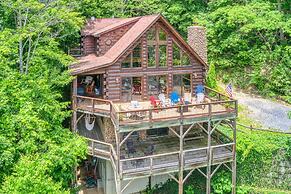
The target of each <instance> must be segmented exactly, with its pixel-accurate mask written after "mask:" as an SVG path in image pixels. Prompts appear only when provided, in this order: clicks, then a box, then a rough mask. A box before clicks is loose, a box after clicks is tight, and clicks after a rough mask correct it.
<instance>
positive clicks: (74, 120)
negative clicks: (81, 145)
mask: <svg viewBox="0 0 291 194" xmlns="http://www.w3.org/2000/svg"><path fill="white" fill-rule="evenodd" d="M72 94H73V95H72V96H73V98H72V109H73V115H72V123H71V129H72V131H73V132H77V124H76V122H77V110H76V107H77V98H76V96H77V78H75V79H74V80H73V88H72Z"/></svg>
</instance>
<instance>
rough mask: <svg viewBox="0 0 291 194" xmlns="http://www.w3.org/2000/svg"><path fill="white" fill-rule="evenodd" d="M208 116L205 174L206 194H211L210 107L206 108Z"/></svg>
mask: <svg viewBox="0 0 291 194" xmlns="http://www.w3.org/2000/svg"><path fill="white" fill-rule="evenodd" d="M208 114H209V120H208V125H207V147H208V149H207V173H206V179H207V181H206V193H207V194H210V192H211V156H212V150H211V105H209V107H208Z"/></svg>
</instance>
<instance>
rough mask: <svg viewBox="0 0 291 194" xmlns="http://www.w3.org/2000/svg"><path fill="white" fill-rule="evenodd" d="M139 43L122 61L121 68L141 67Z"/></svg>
mask: <svg viewBox="0 0 291 194" xmlns="http://www.w3.org/2000/svg"><path fill="white" fill-rule="evenodd" d="M141 52H142V49H141V44H138V45H137V46H136V47H135V48H134V49H133V51H132V52H130V53H129V55H128V56H127V57H126V58H125V60H124V61H123V62H122V64H121V67H122V68H132V67H141Z"/></svg>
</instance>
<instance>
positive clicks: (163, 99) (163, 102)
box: [158, 93, 170, 107]
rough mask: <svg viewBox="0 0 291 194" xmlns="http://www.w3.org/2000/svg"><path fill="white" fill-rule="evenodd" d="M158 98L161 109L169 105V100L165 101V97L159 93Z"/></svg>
mask: <svg viewBox="0 0 291 194" xmlns="http://www.w3.org/2000/svg"><path fill="white" fill-rule="evenodd" d="M158 98H159V100H160V101H161V104H162V106H163V107H167V106H169V105H170V103H169V100H167V99H166V96H165V94H164V93H160V94H159V96H158Z"/></svg>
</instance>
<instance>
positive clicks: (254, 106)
mask: <svg viewBox="0 0 291 194" xmlns="http://www.w3.org/2000/svg"><path fill="white" fill-rule="evenodd" d="M234 97H235V98H236V99H238V103H239V104H242V105H245V106H247V107H248V109H249V110H250V111H251V113H250V114H249V116H250V117H251V118H253V119H254V120H256V121H258V122H260V123H261V124H262V126H263V127H265V128H272V129H279V130H284V131H287V130H291V119H289V118H288V112H290V111H291V106H288V105H284V104H281V103H279V102H274V101H271V100H268V99H264V98H262V97H259V96H253V95H249V94H245V93H242V92H236V93H235V94H234Z"/></svg>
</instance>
